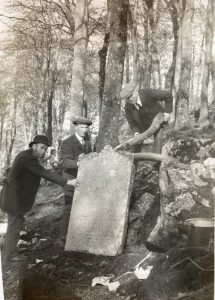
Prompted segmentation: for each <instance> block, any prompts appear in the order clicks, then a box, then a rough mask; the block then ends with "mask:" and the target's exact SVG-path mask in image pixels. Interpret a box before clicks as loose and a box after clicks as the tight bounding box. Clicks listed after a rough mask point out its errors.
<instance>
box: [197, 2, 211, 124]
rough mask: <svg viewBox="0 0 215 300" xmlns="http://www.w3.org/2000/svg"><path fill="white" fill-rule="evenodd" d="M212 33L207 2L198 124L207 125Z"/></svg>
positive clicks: (209, 4) (209, 8) (209, 7)
mask: <svg viewBox="0 0 215 300" xmlns="http://www.w3.org/2000/svg"><path fill="white" fill-rule="evenodd" d="M213 32H214V0H208V6H207V20H206V24H205V65H204V71H203V78H202V90H201V108H200V116H199V120H198V122H199V123H200V124H204V125H207V124H208V122H209V121H208V84H209V79H210V73H211V69H212V61H213V57H212V46H213Z"/></svg>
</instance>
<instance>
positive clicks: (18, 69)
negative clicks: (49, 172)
mask: <svg viewBox="0 0 215 300" xmlns="http://www.w3.org/2000/svg"><path fill="white" fill-rule="evenodd" d="M0 18H1V22H2V23H3V24H4V25H5V26H4V38H2V39H1V45H0V48H1V51H0V154H1V162H0V174H1V173H4V171H5V170H6V169H7V168H8V167H9V166H10V164H11V161H12V159H13V157H14V155H15V154H17V152H19V151H20V150H22V149H24V148H26V147H27V145H28V143H29V142H30V141H31V140H32V138H33V136H34V135H36V134H42V133H44V134H47V135H48V137H49V139H50V141H51V142H52V144H53V146H54V147H55V149H57V150H58V149H59V146H60V143H61V141H62V139H63V138H64V137H65V136H67V135H69V134H70V133H71V131H72V125H71V121H72V119H73V118H74V116H77V115H84V116H88V117H89V118H91V119H92V120H93V122H94V124H93V126H92V129H91V133H93V134H94V135H98V148H99V149H102V148H103V147H104V146H105V145H107V144H110V145H111V146H116V145H117V144H118V143H119V138H120V135H121V132H122V131H123V130H122V129H124V128H126V130H127V131H128V126H127V122H126V120H125V117H124V111H123V101H121V99H120V97H119V96H120V92H121V89H122V86H124V85H125V84H126V83H128V82H130V81H135V80H141V86H142V87H143V88H144V87H151V88H162V89H169V90H172V92H173V95H174V113H173V116H172V126H173V127H174V128H175V129H176V130H180V129H183V128H187V127H192V126H200V127H201V126H207V125H208V124H210V122H213V121H214V120H212V119H211V115H210V112H211V110H213V109H214V102H215V44H214V0H208V1H207V0H107V1H106V0H78V1H73V0H8V1H5V5H4V7H3V8H2V9H1V15H0ZM5 32H6V35H5ZM2 36H3V35H2ZM98 124H99V127H98ZM57 153H58V152H56V156H57Z"/></svg>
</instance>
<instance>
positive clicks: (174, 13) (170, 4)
mask: <svg viewBox="0 0 215 300" xmlns="http://www.w3.org/2000/svg"><path fill="white" fill-rule="evenodd" d="M166 4H167V8H168V10H169V13H170V17H171V20H172V32H173V38H174V44H173V51H172V63H171V65H170V67H169V70H168V72H167V74H166V80H165V88H166V89H168V90H170V91H172V90H173V86H174V80H175V67H176V58H177V49H178V31H179V20H178V13H179V12H178V10H177V6H176V4H175V1H172V0H166Z"/></svg>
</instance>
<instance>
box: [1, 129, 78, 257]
mask: <svg viewBox="0 0 215 300" xmlns="http://www.w3.org/2000/svg"><path fill="white" fill-rule="evenodd" d="M49 146H50V145H49V142H48V138H47V137H46V136H44V135H37V136H35V138H34V140H33V141H32V142H31V143H30V144H29V149H28V150H25V151H22V152H20V153H19V154H18V155H17V156H16V158H15V160H14V162H13V165H12V167H11V169H10V171H9V174H8V176H7V179H6V182H5V184H4V187H3V189H2V191H1V197H0V208H1V209H2V210H3V211H4V212H6V213H7V217H8V227H7V232H6V236H5V244H4V251H3V260H4V261H8V260H11V259H18V260H19V258H16V255H17V248H16V246H17V242H18V240H19V234H20V231H21V229H22V226H23V222H24V220H25V219H24V215H25V214H26V213H27V212H28V211H29V210H31V208H32V206H33V204H34V201H35V197H36V193H37V191H38V188H39V185H40V180H41V178H44V179H46V180H48V181H51V182H53V183H56V184H58V185H61V186H62V187H66V186H67V185H69V186H73V187H78V185H79V182H78V181H77V180H76V179H73V180H67V179H65V178H64V177H62V176H59V175H58V174H56V173H52V172H50V171H48V170H46V169H45V168H44V167H42V166H41V165H40V164H39V161H38V159H40V158H42V157H43V156H44V154H45V152H46V150H47V148H48V147H49Z"/></svg>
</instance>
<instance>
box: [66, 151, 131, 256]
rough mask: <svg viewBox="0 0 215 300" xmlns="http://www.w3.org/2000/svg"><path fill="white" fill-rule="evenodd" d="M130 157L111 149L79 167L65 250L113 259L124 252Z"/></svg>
mask: <svg viewBox="0 0 215 300" xmlns="http://www.w3.org/2000/svg"><path fill="white" fill-rule="evenodd" d="M133 170H134V166H133V157H132V155H131V154H130V155H128V154H127V155H122V154H119V153H116V152H115V151H113V150H112V149H106V150H103V152H101V153H100V154H96V153H92V154H90V155H88V156H86V157H84V158H83V159H82V160H81V162H80V165H79V171H78V179H79V180H80V181H81V185H80V187H79V188H78V189H77V190H76V191H75V194H74V200H73V206H72V210H71V215H70V222H69V228H68V233H67V238H66V245H65V250H66V251H80V252H89V253H93V254H98V255H107V256H114V255H116V254H119V253H121V252H122V251H123V246H124V241H125V235H126V229H127V219H128V209H129V199H130V193H131V186H132V182H133Z"/></svg>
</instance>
